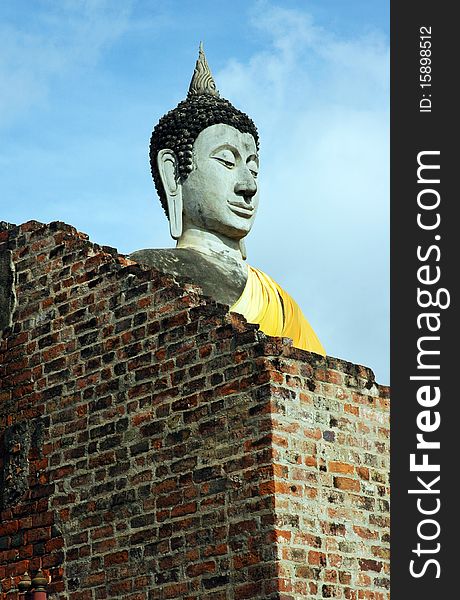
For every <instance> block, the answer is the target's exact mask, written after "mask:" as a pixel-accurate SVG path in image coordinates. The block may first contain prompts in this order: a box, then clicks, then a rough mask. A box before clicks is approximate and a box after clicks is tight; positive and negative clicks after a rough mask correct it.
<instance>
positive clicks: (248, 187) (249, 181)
mask: <svg viewBox="0 0 460 600" xmlns="http://www.w3.org/2000/svg"><path fill="white" fill-rule="evenodd" d="M244 171H245V172H244V173H242V174H241V177H240V179H239V181H238V183H236V185H235V194H237V195H238V196H243V198H244V200H245V201H246V202H247V203H249V202H251V198H252V197H253V196H254V194H255V193H256V192H257V183H256V181H255V179H254V177H253V175H252V173H251V172H250V171H249V169H245V170H244Z"/></svg>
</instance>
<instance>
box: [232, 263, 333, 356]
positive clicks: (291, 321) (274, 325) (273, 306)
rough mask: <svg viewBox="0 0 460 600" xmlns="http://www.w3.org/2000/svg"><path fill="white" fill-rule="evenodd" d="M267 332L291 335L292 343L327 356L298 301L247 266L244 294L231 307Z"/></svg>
mask: <svg viewBox="0 0 460 600" xmlns="http://www.w3.org/2000/svg"><path fill="white" fill-rule="evenodd" d="M230 310H231V311H232V312H237V313H240V314H241V315H243V316H244V317H245V318H246V320H247V321H248V322H249V323H257V324H258V325H259V326H260V329H261V330H262V331H263V332H264V333H266V334H267V335H272V336H276V337H289V338H292V341H293V343H294V346H296V347H297V348H301V349H302V350H309V351H310V352H316V354H322V355H323V356H326V351H325V350H324V348H323V346H322V344H321V342H320V341H319V339H318V338H317V336H316V334H315V332H314V331H313V329H312V327H311V325H310V323H309V322H308V321H307V319H306V318H305V317H304V316H303V314H302V311H301V310H300V308H299V306H298V304H297V303H296V302H295V301H294V300H293V299H292V298H291V296H290V295H289V294H288V293H287V292H285V291H284V290H283V288H281V287H280V286H279V285H278V284H277V283H276V281H273V279H272V278H271V277H269V276H268V275H266V274H265V273H262V271H259V270H258V269H255V268H254V267H251V266H249V265H248V280H247V282H246V286H245V288H244V290H243V293H242V294H241V296H240V297H239V298H238V300H237V301H236V302H235V304H234V305H233V306H232V307H231V308H230Z"/></svg>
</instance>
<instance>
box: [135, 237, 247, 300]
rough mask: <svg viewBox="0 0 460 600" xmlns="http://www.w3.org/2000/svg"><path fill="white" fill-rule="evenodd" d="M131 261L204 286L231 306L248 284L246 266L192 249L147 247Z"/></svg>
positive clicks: (137, 252)
mask: <svg viewBox="0 0 460 600" xmlns="http://www.w3.org/2000/svg"><path fill="white" fill-rule="evenodd" d="M129 258H130V259H131V260H135V261H136V262H138V263H141V264H145V265H148V266H149V267H153V268H154V269H157V270H158V271H160V272H161V273H168V274H170V275H173V276H174V277H176V278H177V279H179V280H180V279H186V280H188V281H191V282H192V283H194V284H196V285H198V286H200V287H201V289H202V290H203V293H204V294H205V295H206V296H211V297H213V298H215V300H217V301H218V302H221V303H222V304H227V305H229V306H231V305H232V304H234V303H235V302H236V301H237V300H238V298H239V297H240V296H241V294H242V293H243V290H244V288H245V285H246V281H247V268H246V265H245V264H244V263H243V264H241V263H239V262H237V261H235V260H232V259H230V258H229V259H227V260H225V262H223V261H222V260H221V259H219V258H217V257H216V258H214V257H213V256H212V255H208V254H204V253H202V252H198V251H196V250H193V249H191V248H164V249H152V248H147V249H144V250H137V251H136V252H133V253H132V254H130V256H129Z"/></svg>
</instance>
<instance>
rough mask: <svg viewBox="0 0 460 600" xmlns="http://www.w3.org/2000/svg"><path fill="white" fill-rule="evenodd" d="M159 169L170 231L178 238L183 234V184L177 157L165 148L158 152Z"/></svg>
mask: <svg viewBox="0 0 460 600" xmlns="http://www.w3.org/2000/svg"><path fill="white" fill-rule="evenodd" d="M157 164H158V171H159V175H160V179H161V182H162V184H163V188H164V191H165V195H166V201H167V204H168V217H169V231H170V232H171V237H173V238H174V239H175V240H178V239H179V238H180V236H181V235H182V184H181V183H180V181H179V172H178V168H177V157H176V155H175V153H174V152H173V151H172V150H169V148H165V149H163V150H160V151H159V152H158V156H157Z"/></svg>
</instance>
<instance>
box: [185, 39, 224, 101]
mask: <svg viewBox="0 0 460 600" xmlns="http://www.w3.org/2000/svg"><path fill="white" fill-rule="evenodd" d="M200 94H209V95H211V96H217V97H219V92H218V91H217V87H216V83H215V81H214V78H213V76H212V74H211V70H210V68H209V65H208V61H207V60H206V56H205V53H204V50H203V42H200V49H199V53H198V60H197V61H196V66H195V71H194V72H193V76H192V81H191V82H190V87H189V89H188V96H198V95H200Z"/></svg>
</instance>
